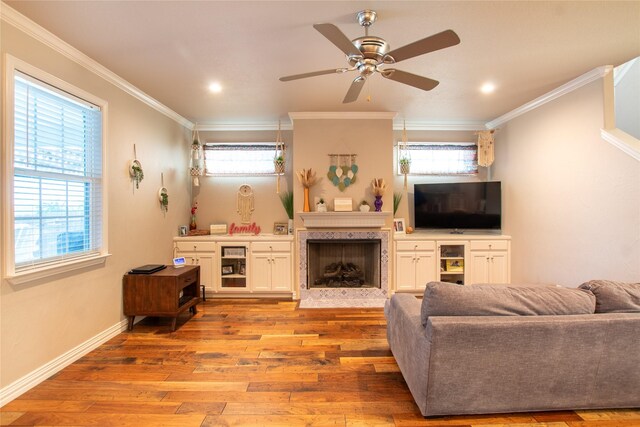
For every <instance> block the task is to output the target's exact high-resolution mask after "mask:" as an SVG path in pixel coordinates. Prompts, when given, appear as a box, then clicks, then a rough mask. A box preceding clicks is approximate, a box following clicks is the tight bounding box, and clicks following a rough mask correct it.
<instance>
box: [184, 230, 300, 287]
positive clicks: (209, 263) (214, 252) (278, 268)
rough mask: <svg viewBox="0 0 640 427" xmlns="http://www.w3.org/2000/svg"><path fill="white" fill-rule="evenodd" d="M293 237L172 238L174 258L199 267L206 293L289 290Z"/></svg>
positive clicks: (291, 285)
mask: <svg viewBox="0 0 640 427" xmlns="http://www.w3.org/2000/svg"><path fill="white" fill-rule="evenodd" d="M292 244H293V236H246V235H243V236H237V237H236V236H197V237H195V236H194V237H177V238H175V239H174V245H173V246H174V257H184V258H185V260H186V262H187V264H190V265H191V264H192V265H199V266H200V281H201V283H202V284H203V285H205V288H206V292H207V294H208V295H209V296H213V294H222V295H227V296H228V295H232V294H238V295H240V294H247V293H252V292H256V293H273V294H276V293H278V294H279V296H282V293H284V292H286V293H292V292H293V262H292V259H293V256H292Z"/></svg>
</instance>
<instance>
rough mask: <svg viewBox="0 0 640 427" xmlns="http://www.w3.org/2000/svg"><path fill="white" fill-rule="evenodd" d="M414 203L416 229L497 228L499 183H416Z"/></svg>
mask: <svg viewBox="0 0 640 427" xmlns="http://www.w3.org/2000/svg"><path fill="white" fill-rule="evenodd" d="M414 202H415V203H414V214H415V216H414V218H415V222H416V228H421V229H452V230H492V229H500V228H501V211H502V202H501V191H500V182H458V183H447V184H416V185H415V187H414Z"/></svg>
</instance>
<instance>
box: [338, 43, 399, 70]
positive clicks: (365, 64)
mask: <svg viewBox="0 0 640 427" xmlns="http://www.w3.org/2000/svg"><path fill="white" fill-rule="evenodd" d="M352 42H353V44H354V46H355V47H356V48H357V49H358V50H359V51H360V52H362V57H357V56H348V57H347V58H348V60H349V64H350V65H351V66H352V67H356V68H357V69H358V71H359V72H360V75H361V76H363V77H367V76H370V75H371V74H373V73H375V72H376V71H377V70H378V65H380V64H381V63H382V62H383V58H384V57H385V55H386V54H387V53H388V52H389V50H390V47H389V43H387V42H386V40H384V39H381V38H380V37H374V36H365V37H358V38H357V39H354V40H353V41H352Z"/></svg>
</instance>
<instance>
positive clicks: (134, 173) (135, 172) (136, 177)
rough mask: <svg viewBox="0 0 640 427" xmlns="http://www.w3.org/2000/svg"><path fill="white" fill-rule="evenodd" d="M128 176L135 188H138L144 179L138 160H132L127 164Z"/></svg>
mask: <svg viewBox="0 0 640 427" xmlns="http://www.w3.org/2000/svg"><path fill="white" fill-rule="evenodd" d="M129 175H130V176H131V179H133V182H135V184H136V188H140V183H141V182H142V180H143V179H144V171H143V170H142V164H141V163H140V161H139V160H137V159H133V160H131V163H130V164H129Z"/></svg>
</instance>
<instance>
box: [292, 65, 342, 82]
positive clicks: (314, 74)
mask: <svg viewBox="0 0 640 427" xmlns="http://www.w3.org/2000/svg"><path fill="white" fill-rule="evenodd" d="M345 71H347V70H346V69H344V68H338V69H336V68H333V69H331V70H322V71H313V72H311V73H304V74H294V75H293V76H285V77H280V81H281V82H288V81H290V80H298V79H306V78H307V77H315V76H322V75H325V74H335V73H343V72H345Z"/></svg>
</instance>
